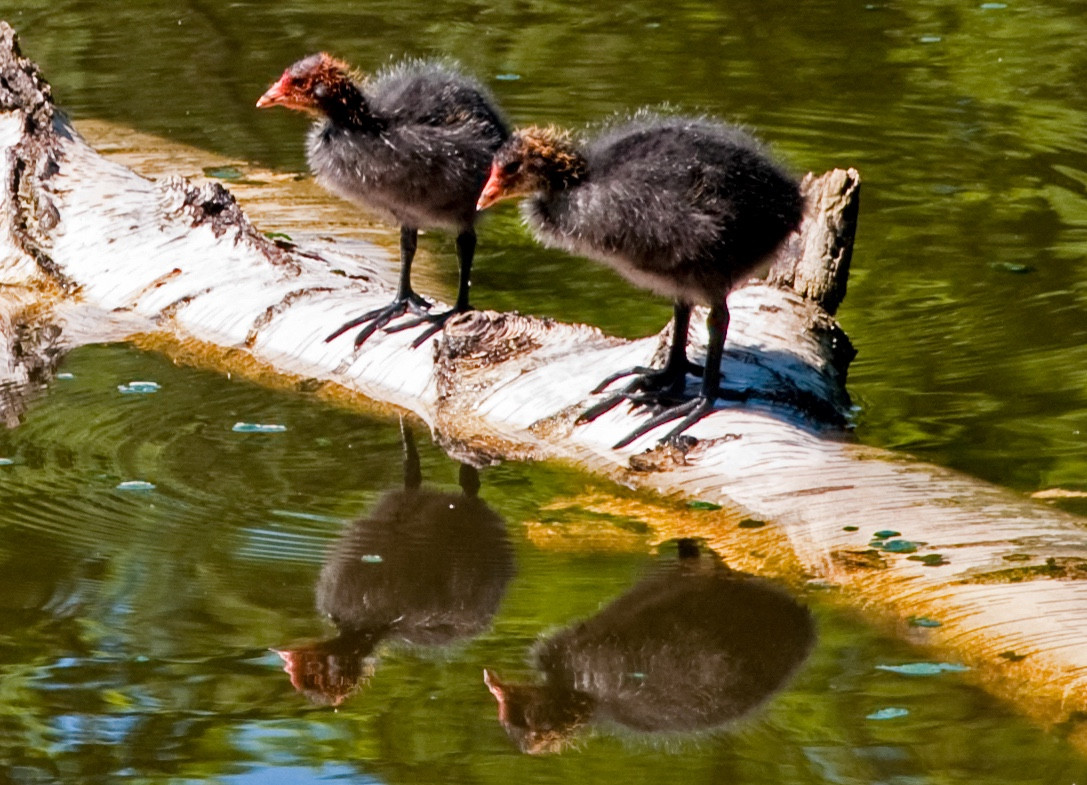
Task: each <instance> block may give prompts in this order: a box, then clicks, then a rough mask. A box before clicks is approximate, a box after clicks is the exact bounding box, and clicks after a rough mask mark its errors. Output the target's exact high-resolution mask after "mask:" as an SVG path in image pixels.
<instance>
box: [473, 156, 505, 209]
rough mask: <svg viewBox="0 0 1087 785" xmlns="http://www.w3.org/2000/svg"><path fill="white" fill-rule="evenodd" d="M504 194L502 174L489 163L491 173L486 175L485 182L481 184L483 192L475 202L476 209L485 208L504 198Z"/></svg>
mask: <svg viewBox="0 0 1087 785" xmlns="http://www.w3.org/2000/svg"><path fill="white" fill-rule="evenodd" d="M505 196H506V195H505V194H504V193H503V188H502V175H501V174H500V173H499V171H498V167H497V166H495V165H494V164H491V173H490V175H489V176H488V177H487V182H486V183H484V184H483V192H482V193H481V194H480V195H479V200H478V201H477V202H476V209H477V210H486V209H487V208H488V207H490V206H491V205H492V204H494V203H495V202H497V201H499V200H501V199H503V198H505Z"/></svg>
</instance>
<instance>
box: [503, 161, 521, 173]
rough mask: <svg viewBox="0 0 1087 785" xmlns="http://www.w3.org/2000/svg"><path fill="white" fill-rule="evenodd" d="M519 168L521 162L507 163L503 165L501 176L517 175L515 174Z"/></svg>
mask: <svg viewBox="0 0 1087 785" xmlns="http://www.w3.org/2000/svg"><path fill="white" fill-rule="evenodd" d="M520 168H521V162H520V161H518V160H516V159H514V160H513V161H509V162H507V163H505V164H503V166H502V174H505V175H511V174H517V172H518V170H519V169H520Z"/></svg>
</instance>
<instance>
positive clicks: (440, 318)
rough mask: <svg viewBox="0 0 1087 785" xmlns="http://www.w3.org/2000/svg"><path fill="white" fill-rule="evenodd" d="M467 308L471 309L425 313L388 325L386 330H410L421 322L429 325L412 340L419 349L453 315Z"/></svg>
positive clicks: (415, 347)
mask: <svg viewBox="0 0 1087 785" xmlns="http://www.w3.org/2000/svg"><path fill="white" fill-rule="evenodd" d="M465 310H469V309H464V308H462V309H459V310H458V309H456V308H453V309H451V310H448V311H442V312H441V313H424V314H422V315H421V316H419V317H418V318H416V319H410V320H408V321H406V322H401V323H400V324H398V325H396V326H394V327H386V328H385V332H387V333H398V332H401V331H402V330H410V329H411V328H413V327H418V326H419V325H421V324H426V325H429V326H428V327H427V329H425V330H423V333H422V335H420V336H419V337H418V338H416V339H415V340H414V341H412V342H411V348H413V349H418V348H419V347H420V346H422V345H423V344H424V343H425V342H426V339H427V338H429V337H430V336H432V335H434V333H436V332H438V331H439V330H441V329H442V328H443V327H445V323H446V322H448V321H449V320H450V319H451V318H452V317H454V316H456V315H457V314H458V313H464V312H465Z"/></svg>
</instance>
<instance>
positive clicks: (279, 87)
mask: <svg viewBox="0 0 1087 785" xmlns="http://www.w3.org/2000/svg"><path fill="white" fill-rule="evenodd" d="M287 94H288V90H287V75H286V74H284V75H283V76H282V77H280V80H279V81H278V82H276V83H275V84H274V85H272V86H271V87H269V88H268V89H267V90H266V91H265V92H264V95H262V96H261V97H260V98H258V99H257V108H258V109H264V108H265V107H268V106H275V105H276V104H283V105H284V106H287V105H289V104H290V101H289V100H288V98H287Z"/></svg>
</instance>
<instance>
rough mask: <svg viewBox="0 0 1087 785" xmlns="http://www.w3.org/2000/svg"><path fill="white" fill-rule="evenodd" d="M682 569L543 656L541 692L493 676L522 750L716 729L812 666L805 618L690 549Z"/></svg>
mask: <svg viewBox="0 0 1087 785" xmlns="http://www.w3.org/2000/svg"><path fill="white" fill-rule="evenodd" d="M679 551H680V553H679V558H678V560H677V561H676V562H674V563H671V564H669V565H667V566H666V567H665V568H663V569H661V570H659V571H657V572H655V573H654V574H652V575H650V576H649V577H647V578H645V579H644V580H642V581H641V582H640V583H638V584H637V585H636V586H634V588H632V589H631V590H630V591H629V592H627V593H626V594H624V595H623V596H621V597H619V598H618V599H616V600H615V601H613V602H612V603H611V604H610V605H608V606H607V607H606V608H604V609H603V610H602V611H601V612H600V613H598V614H596V615H595V616H593V617H592V618H589V619H587V620H585V621H582V622H580V623H577V624H575V625H573V626H571V627H568V628H566V629H564V630H562V631H560V632H558V633H557V634H555V635H553V636H551V637H549V638H547V639H546V640H543V641H541V642H540V643H539V644H538V645H537V646H536V648H535V651H534V655H535V656H534V659H535V664H536V667H537V668H538V669H539V670H540V671H541V672H542V674H543V677H544V679H543V683H542V684H509V683H506V682H503V681H500V680H499V678H498V676H497V675H495V674H494V673H493V672H492V671H489V670H485V671H484V673H483V678H484V681H485V682H486V684H487V687H488V688H489V689H490V691H491V693H492V694H493V695H494V696H495V698H497V699H498V716H499V720H500V721H501V723H502V725H503V726H504V727H505V729H506V732H507V733H508V734H509V735H510V737H511V738H512V739H513V740H514V741H515V742H516V743H517V745H518V746H519V747H520V748H521V749H522V751H524V752H528V753H533V754H537V753H546V752H559V751H561V750H562V749H563V748H564V747H565V746H567V745H568V744H569V743H570V742H571V741H572V740H573V739H574V738H575V736H576V734H577V731H578V730H579V729H580V728H583V727H584V726H586V725H589V724H595V723H601V722H603V723H617V724H619V725H622V726H625V727H627V728H631V729H634V730H636V731H641V732H646V733H672V734H675V733H677V732H678V733H682V732H696V731H705V730H708V729H712V728H717V727H719V726H721V725H724V724H726V723H728V722H729V721H731V720H735V719H737V718H739V717H741V716H743V715H744V714H747V713H748V712H750V711H751V710H753V709H755V708H756V707H757V706H759V705H760V704H762V703H763V702H765V701H766V700H767V699H768V698H769V697H770V696H771V695H772V694H773V693H774V692H776V691H777V690H779V689H781V688H782V687H783V686H784V685H785V683H786V682H787V681H788V679H789V677H790V676H791V675H792V674H793V673H794V672H795V671H796V670H797V668H798V667H799V665H800V664H801V663H802V662H803V661H804V659H805V658H806V657H807V654H808V652H809V651H810V649H811V647H812V644H813V642H814V640H815V628H814V624H813V622H812V618H811V615H810V614H809V613H808V611H807V609H805V608H804V607H802V606H801V605H799V604H797V602H796V601H795V600H794V599H793V598H791V597H790V596H789V595H788V594H786V593H785V592H784V591H782V590H781V589H779V588H777V587H775V586H774V585H773V584H770V583H768V582H766V581H764V580H761V579H758V578H755V577H754V576H751V575H747V574H744V573H740V572H735V571H733V570H730V569H729V568H728V567H726V566H725V565H723V564H721V563H720V562H719V561H717V560H716V559H715V558H713V557H712V556H711V555H708V554H700V553H699V549H698V546H697V545H696V544H695V543H694V542H693V541H689V540H684V541H681V542H680V547H679Z"/></svg>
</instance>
